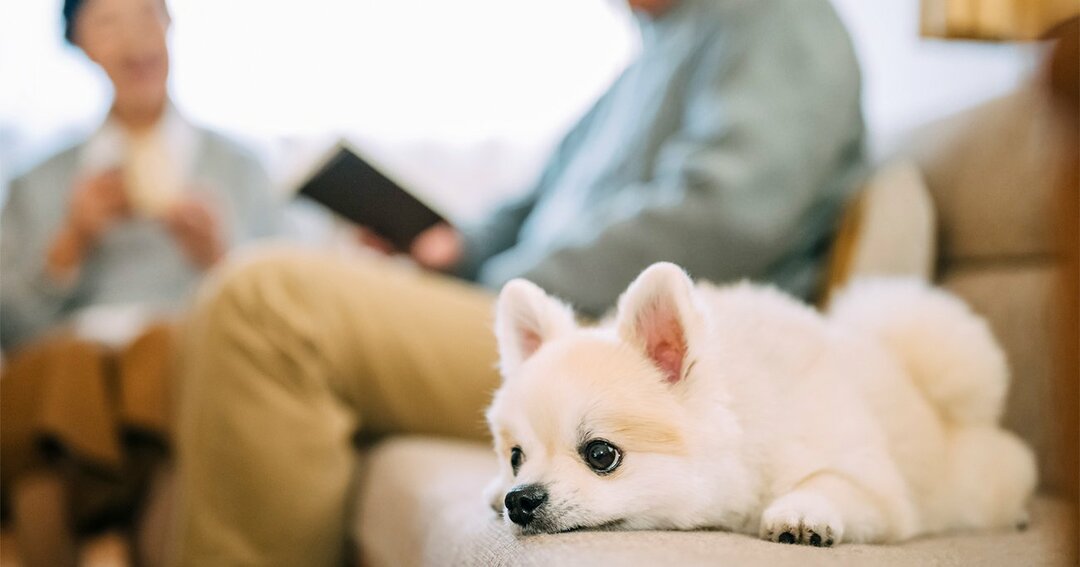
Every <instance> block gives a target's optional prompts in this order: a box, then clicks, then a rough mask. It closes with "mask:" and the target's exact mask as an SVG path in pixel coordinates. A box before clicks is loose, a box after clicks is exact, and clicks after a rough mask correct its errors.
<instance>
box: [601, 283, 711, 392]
mask: <svg viewBox="0 0 1080 567" xmlns="http://www.w3.org/2000/svg"><path fill="white" fill-rule="evenodd" d="M693 294H694V282H692V281H691V280H690V276H687V275H686V272H684V271H683V270H682V268H680V267H678V266H676V265H675V264H670V263H667V262H660V263H657V264H653V265H652V266H649V267H648V268H646V269H645V271H644V272H642V273H641V275H640V276H638V277H637V279H636V280H634V283H632V284H630V287H629V288H628V289H627V290H626V293H624V294H623V295H622V297H620V298H619V311H618V319H617V321H618V322H617V329H618V332H619V336H620V337H621V338H622V339H623V340H624V341H626V342H628V343H630V344H632V345H634V346H636V347H638V348H639V349H641V350H642V352H644V353H645V355H646V356H648V358H649V360H651V361H652V363H653V364H654V365H655V366H656V367H657V368H658V369H659V370H660V372H661V373H662V374H663V375H664V380H665V381H667V382H668V383H669V384H674V383H676V382H679V381H680V380H682V379H683V378H684V376H685V373H686V370H687V368H686V367H687V362H688V358H689V353H690V337H692V336H694V335H695V334H696V331H697V329H698V328H699V327H700V326H701V325H702V319H701V313H700V312H699V311H698V309H697V308H696V306H695V305H694V296H693Z"/></svg>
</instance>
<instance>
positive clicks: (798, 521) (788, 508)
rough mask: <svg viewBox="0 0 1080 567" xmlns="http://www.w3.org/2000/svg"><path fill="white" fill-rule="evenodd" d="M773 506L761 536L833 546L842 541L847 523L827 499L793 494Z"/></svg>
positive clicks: (762, 523) (776, 539)
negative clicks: (842, 520) (845, 523)
mask: <svg viewBox="0 0 1080 567" xmlns="http://www.w3.org/2000/svg"><path fill="white" fill-rule="evenodd" d="M792 496H793V497H791V498H788V497H785V498H782V499H780V500H778V501H777V502H775V503H774V504H773V505H772V506H769V508H768V509H767V510H765V513H764V514H763V515H762V519H761V537H762V539H767V540H769V541H774V542H777V543H788V544H795V543H798V544H802V545H812V546H814V547H832V546H833V545H834V544H836V543H838V542H840V539H841V536H842V533H843V524H842V522H841V520H840V518H839V516H838V515H837V514H836V513H835V511H834V510H833V507H832V506H831V505H830V504H829V503H828V502H826V501H824V500H823V499H819V498H813V497H804V495H798V496H796V495H792Z"/></svg>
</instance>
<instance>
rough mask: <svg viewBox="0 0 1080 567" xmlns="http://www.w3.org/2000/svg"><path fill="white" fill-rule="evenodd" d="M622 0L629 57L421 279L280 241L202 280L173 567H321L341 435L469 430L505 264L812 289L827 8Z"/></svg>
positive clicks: (855, 84) (847, 129) (338, 540)
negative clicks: (504, 199) (543, 154)
mask: <svg viewBox="0 0 1080 567" xmlns="http://www.w3.org/2000/svg"><path fill="white" fill-rule="evenodd" d="M628 3H629V4H630V6H631V8H633V10H634V12H635V14H636V17H637V19H638V21H639V23H640V27H641V33H642V37H643V49H642V52H641V54H640V56H639V57H638V59H637V60H636V61H635V62H634V63H632V64H631V65H630V66H629V67H628V68H627V69H626V70H625V71H624V72H623V73H622V75H621V76H620V77H619V78H618V79H617V80H616V82H615V83H614V84H613V85H612V86H611V87H610V89H609V90H608V91H607V92H606V93H605V94H604V95H603V96H602V97H601V98H600V99H599V100H598V102H597V103H596V104H595V106H594V107H593V108H592V109H591V110H590V111H589V112H588V113H587V114H586V115H585V116H584V118H582V120H581V121H580V123H579V124H577V125H576V126H575V127H574V128H573V129H572V130H571V131H570V133H569V134H568V135H567V136H566V137H565V139H564V140H563V141H562V142H561V144H560V145H559V146H558V148H557V149H556V151H555V153H554V155H553V156H552V157H551V158H550V161H549V163H548V164H547V166H546V168H545V169H544V171H543V173H542V175H541V177H540V179H539V180H538V181H537V182H536V185H535V186H534V187H533V189H532V190H531V191H529V192H528V193H527V194H525V196H524V197H523V198H521V199H520V200H518V201H517V202H514V203H511V204H509V205H507V206H505V207H504V208H502V209H500V210H499V211H497V212H496V213H495V214H494V215H492V216H491V217H490V218H489V219H487V221H486V222H484V223H483V224H481V225H480V226H475V227H466V228H464V229H463V230H461V231H460V232H459V231H458V230H457V229H455V228H452V227H450V226H447V225H439V226H436V227H434V228H431V229H429V230H428V231H427V232H425V233H422V234H421V235H420V236H419V237H418V238H417V239H416V240H415V241H414V243H413V244H412V246H411V249H410V250H408V251H403V252H406V253H408V254H409V255H410V256H412V258H413V259H414V260H415V261H416V263H417V264H419V265H421V266H423V267H425V268H427V270H422V271H417V270H409V269H402V268H400V266H399V264H398V263H394V262H387V261H380V260H378V259H374V260H358V259H342V258H340V257H334V256H329V255H320V254H310V253H299V252H291V251H280V250H279V251H268V252H266V253H265V254H263V255H260V256H259V257H255V258H250V259H248V260H246V261H245V262H242V263H238V264H236V265H234V266H228V267H226V268H225V269H224V270H223V272H222V273H221V274H220V277H215V278H214V280H213V282H214V283H213V284H212V285H210V286H208V289H206V290H205V294H204V295H201V297H202V298H203V301H202V302H201V303H200V305H199V306H198V307H197V308H196V311H195V313H194V314H193V317H192V319H191V320H190V321H189V325H190V326H189V327H188V328H187V330H186V331H187V332H186V340H187V341H186V343H185V344H186V348H185V350H184V351H183V353H182V357H181V364H182V366H183V370H182V374H183V380H181V382H180V384H181V392H180V400H179V403H180V406H179V408H178V424H177V428H178V433H177V443H178V445H177V456H178V466H179V470H178V478H179V486H178V487H177V491H178V494H180V495H181V496H182V498H181V500H180V502H178V514H177V517H176V531H175V545H176V548H175V550H176V553H177V555H176V557H175V559H176V562H177V563H178V564H179V565H185V566H194V565H209V564H217V565H241V564H243V565H294V566H303V565H312V566H314V565H324V566H327V565H337V564H340V561H341V559H342V557H343V554H344V553H345V549H346V518H347V517H348V513H347V511H348V507H349V506H350V504H349V502H348V500H347V495H348V494H349V490H350V487H351V485H352V482H353V479H354V470H353V469H354V464H353V463H354V458H355V457H354V455H353V450H354V449H353V445H352V440H353V439H354V436H355V435H356V434H357V432H358V429H359V428H360V427H361V426H362V427H363V429H362V433H363V434H364V435H383V434H389V433H399V432H409V433H421V434H435V435H450V436H458V437H466V438H483V437H485V435H486V433H485V432H484V427H483V421H482V409H483V408H484V406H485V405H486V403H487V402H488V401H489V396H490V393H491V391H492V390H493V389H494V387H495V386H496V385H497V382H498V374H497V372H496V369H495V362H496V360H497V354H496V348H495V341H494V336H493V332H492V329H491V318H492V306H493V300H494V295H493V293H492V291H493V290H494V289H496V288H498V287H499V286H501V285H502V284H503V283H505V282H506V281H508V280H510V279H511V278H515V277H525V278H527V279H530V280H532V281H533V282H536V283H537V284H539V285H540V286H541V287H543V288H545V289H546V290H548V291H549V292H551V293H552V294H554V295H556V296H559V297H561V298H563V299H566V300H568V301H569V302H570V303H571V304H573V305H574V306H575V307H576V308H578V309H579V310H580V311H581V312H582V313H584V314H586V315H589V316H598V315H600V314H602V313H603V312H604V311H605V310H606V309H608V308H609V307H611V306H612V305H613V304H614V302H615V300H616V297H617V294H618V293H619V292H620V291H621V290H622V289H624V288H625V286H626V284H627V283H628V282H630V281H631V280H632V279H633V278H634V276H636V275H637V274H638V273H639V272H640V271H641V270H642V269H643V268H644V267H646V266H647V265H649V264H651V263H653V262H656V261H660V260H668V261H672V262H676V263H678V264H680V265H682V266H684V267H686V268H687V269H688V270H689V271H690V272H691V273H692V274H693V275H694V276H695V277H700V278H704V279H708V280H711V281H714V282H726V281H731V280H735V279H740V278H753V279H755V280H761V281H766V282H773V283H775V284H777V285H779V286H780V287H783V288H785V289H786V290H788V291H791V292H794V293H795V294H797V295H800V296H802V297H807V298H808V297H811V296H812V295H813V294H814V293H815V291H816V287H817V285H818V281H819V275H820V273H821V264H822V260H823V258H824V255H825V254H826V251H827V249H828V244H829V239H830V234H831V232H832V227H833V224H834V222H835V219H836V216H837V214H838V211H839V209H840V206H841V204H842V202H843V201H844V199H845V198H846V196H847V195H848V194H849V192H850V190H851V189H852V187H853V186H854V184H855V183H856V182H857V181H858V177H859V176H860V175H861V170H862V157H863V123H862V117H861V113H860V106H859V85H860V80H859V73H858V67H857V63H856V60H855V57H854V53H853V51H852V47H851V45H850V41H849V38H848V37H847V34H846V32H845V30H844V29H843V26H842V25H841V23H840V21H839V20H838V18H837V16H836V14H835V13H834V12H833V10H832V8H831V6H830V4H829V2H828V1H827V0H754V1H741V0H724V1H721V0H628ZM364 234H365V237H364V238H365V239H367V240H373V239H374V238H373V237H372V236H371V234H370V232H365V233H364ZM376 240H377V239H376ZM448 276H456V277H448ZM477 499H478V501H479V500H480V499H481V495H479V494H477Z"/></svg>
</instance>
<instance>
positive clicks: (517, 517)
mask: <svg viewBox="0 0 1080 567" xmlns="http://www.w3.org/2000/svg"><path fill="white" fill-rule="evenodd" d="M547 499H548V493H547V489H546V488H544V487H543V486H541V485H539V484H526V485H525V486H516V487H514V488H513V489H511V490H510V492H507V493H506V498H504V499H503V504H505V505H506V511H507V514H508V515H509V516H510V521H511V522H514V523H515V524H517V525H519V526H522V527H524V526H527V525H529V522H531V521H532V519H533V516H534V514H535V513H536V511H537V509H539V508H540V507H541V506H543V505H544V502H547Z"/></svg>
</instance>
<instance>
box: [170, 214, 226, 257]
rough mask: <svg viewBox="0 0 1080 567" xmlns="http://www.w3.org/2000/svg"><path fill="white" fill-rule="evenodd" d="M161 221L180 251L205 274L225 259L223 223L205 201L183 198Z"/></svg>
mask: <svg viewBox="0 0 1080 567" xmlns="http://www.w3.org/2000/svg"><path fill="white" fill-rule="evenodd" d="M162 221H163V222H164V223H165V227H166V228H167V229H168V230H169V233H170V234H172V236H173V238H174V239H175V240H176V243H177V244H178V245H180V249H181V250H183V251H184V254H185V255H187V257H188V259H189V260H191V262H192V263H193V264H195V265H196V266H198V267H199V268H201V269H204V270H205V269H207V268H209V267H211V266H213V265H214V264H215V263H217V261H218V260H220V259H221V257H222V256H224V255H225V241H224V238H223V237H222V234H221V222H220V220H219V218H218V215H217V213H215V212H214V210H213V209H212V208H211V207H210V206H209V205H208V204H206V203H205V202H204V201H202V200H200V199H198V198H193V197H184V198H181V199H180V200H178V201H177V202H176V203H174V204H173V205H172V206H171V207H169V209H168V210H167V211H165V214H164V215H163V216H162Z"/></svg>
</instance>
